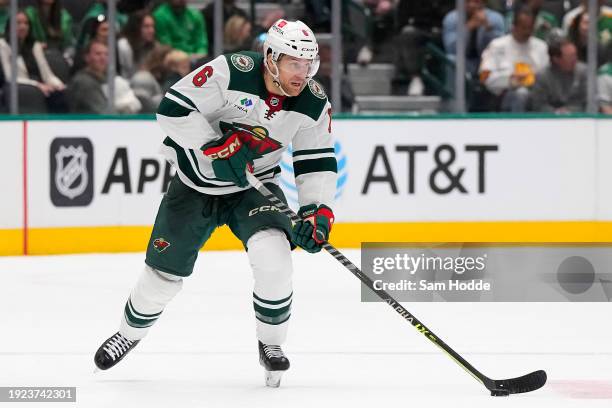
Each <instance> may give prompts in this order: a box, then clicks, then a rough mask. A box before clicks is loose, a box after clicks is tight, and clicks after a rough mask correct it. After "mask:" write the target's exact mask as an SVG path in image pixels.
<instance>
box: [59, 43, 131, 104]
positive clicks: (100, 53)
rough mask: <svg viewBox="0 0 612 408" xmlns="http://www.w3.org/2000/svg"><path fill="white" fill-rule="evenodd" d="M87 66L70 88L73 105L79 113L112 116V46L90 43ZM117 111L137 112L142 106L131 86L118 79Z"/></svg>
mask: <svg viewBox="0 0 612 408" xmlns="http://www.w3.org/2000/svg"><path fill="white" fill-rule="evenodd" d="M84 51H85V52H84V59H85V64H86V65H85V67H84V68H83V69H81V70H80V71H78V72H77V73H76V74H75V76H74V77H73V78H72V80H71V81H70V84H69V85H68V95H69V103H70V108H71V111H72V112H75V113H112V112H111V111H109V109H108V86H107V84H106V71H107V69H108V47H107V45H106V43H103V42H99V41H92V42H90V43H89V44H88V45H87V47H85V50H84ZM114 108H115V110H116V111H117V112H118V113H137V112H139V111H140V109H141V104H140V101H139V100H138V98H137V97H136V95H134V92H133V91H132V90H131V89H130V85H129V83H128V82H127V81H126V80H125V79H124V78H122V77H121V76H116V77H115V101H114Z"/></svg>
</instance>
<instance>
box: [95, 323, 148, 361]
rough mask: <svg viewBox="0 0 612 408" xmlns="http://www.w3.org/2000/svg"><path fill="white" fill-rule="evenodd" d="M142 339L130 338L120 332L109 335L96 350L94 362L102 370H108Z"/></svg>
mask: <svg viewBox="0 0 612 408" xmlns="http://www.w3.org/2000/svg"><path fill="white" fill-rule="evenodd" d="M138 342H140V340H128V339H126V338H125V337H123V336H122V335H121V334H120V333H119V332H117V333H115V334H113V335H112V336H111V337H109V338H108V339H107V340H106V341H105V342H104V343H102V345H101V346H100V348H99V349H98V351H96V355H95V356H94V362H95V363H96V366H97V367H98V368H99V369H100V370H108V369H109V368H111V367H112V366H114V365H115V364H117V363H118V362H119V361H121V359H122V358H123V357H125V356H126V354H127V353H129V352H130V350H132V349H133V348H134V347H136V345H137V344H138Z"/></svg>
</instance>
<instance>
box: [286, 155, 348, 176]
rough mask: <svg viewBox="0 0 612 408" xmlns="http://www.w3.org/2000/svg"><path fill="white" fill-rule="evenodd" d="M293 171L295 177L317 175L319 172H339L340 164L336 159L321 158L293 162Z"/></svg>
mask: <svg viewBox="0 0 612 408" xmlns="http://www.w3.org/2000/svg"><path fill="white" fill-rule="evenodd" d="M293 171H294V172H295V177H298V176H301V175H302V174H307V173H316V172H319V171H333V172H334V173H337V172H338V163H337V162H336V158H335V157H321V158H320V159H309V160H300V161H296V162H293Z"/></svg>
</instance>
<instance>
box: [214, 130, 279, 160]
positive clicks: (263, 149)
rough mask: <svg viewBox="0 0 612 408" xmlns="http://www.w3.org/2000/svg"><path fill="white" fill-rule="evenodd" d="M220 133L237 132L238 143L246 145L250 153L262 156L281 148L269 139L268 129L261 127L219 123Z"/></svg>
mask: <svg viewBox="0 0 612 408" xmlns="http://www.w3.org/2000/svg"><path fill="white" fill-rule="evenodd" d="M219 126H220V127H221V131H222V132H223V133H224V134H225V133H226V132H227V131H228V130H229V129H235V130H238V131H239V134H240V136H239V137H240V141H241V142H242V143H244V144H246V145H247V146H248V147H249V149H251V151H253V152H255V153H257V154H260V155H264V154H268V153H270V152H273V151H276V150H278V149H280V148H282V147H283V145H282V143H281V142H279V141H278V140H275V139H273V138H271V137H270V134H269V132H268V129H266V128H265V127H263V126H251V125H245V124H243V123H236V122H233V123H232V124H229V123H227V122H219Z"/></svg>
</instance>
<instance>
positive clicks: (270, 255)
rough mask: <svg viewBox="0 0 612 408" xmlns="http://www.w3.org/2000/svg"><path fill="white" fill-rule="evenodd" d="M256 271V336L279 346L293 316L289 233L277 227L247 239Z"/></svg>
mask: <svg viewBox="0 0 612 408" xmlns="http://www.w3.org/2000/svg"><path fill="white" fill-rule="evenodd" d="M247 247H248V256H249V262H250V263H251V268H252V270H253V278H254V279H255V285H254V289H253V308H254V309H255V318H256V329H257V339H258V340H259V341H261V342H262V343H265V344H276V345H280V344H283V343H284V342H285V339H286V338H287V329H288V327H289V317H290V316H291V300H292V295H293V292H292V286H291V275H292V273H293V266H292V263H291V247H290V246H289V241H288V240H287V236H286V235H285V233H284V232H283V231H280V230H278V229H266V230H261V231H258V232H257V233H255V234H253V236H252V237H251V238H249V240H248V242H247Z"/></svg>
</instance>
